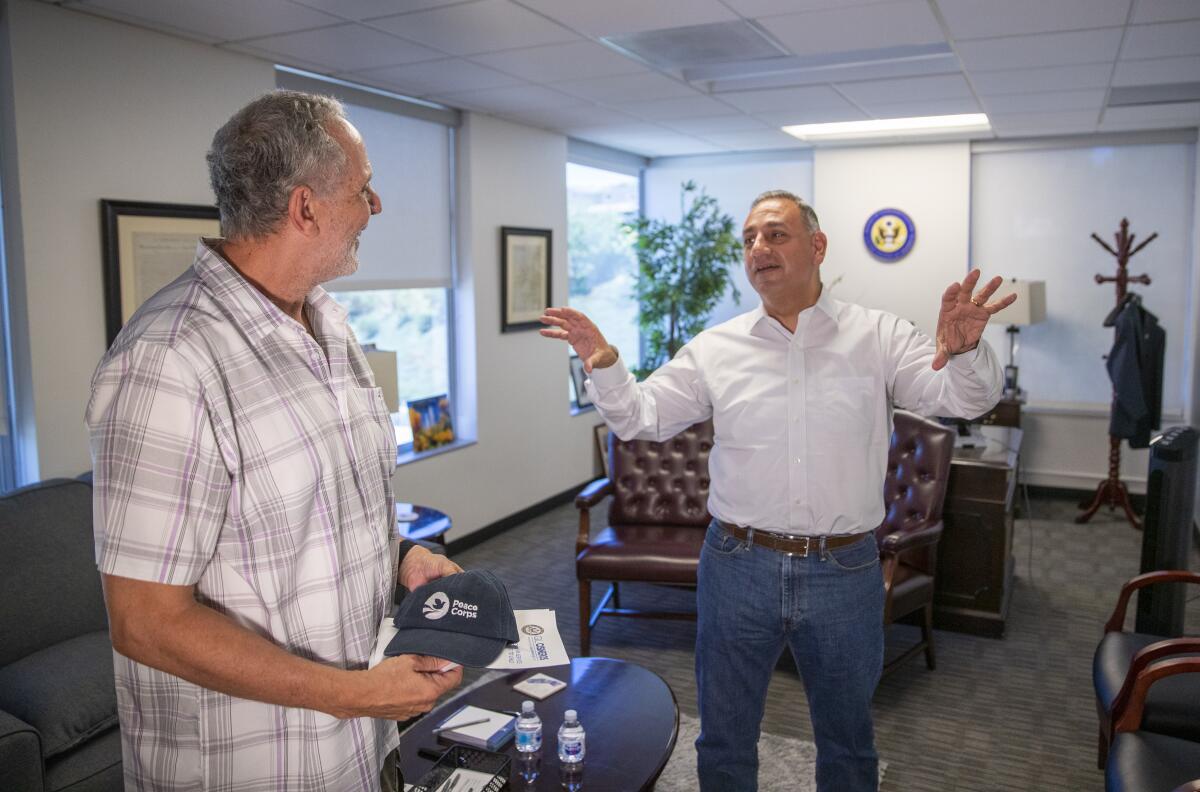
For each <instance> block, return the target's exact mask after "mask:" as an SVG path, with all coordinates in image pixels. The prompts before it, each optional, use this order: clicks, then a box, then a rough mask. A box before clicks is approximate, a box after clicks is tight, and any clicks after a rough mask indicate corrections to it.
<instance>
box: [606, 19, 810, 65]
mask: <svg viewBox="0 0 1200 792" xmlns="http://www.w3.org/2000/svg"><path fill="white" fill-rule="evenodd" d="M600 40H601V41H603V42H604V43H605V44H607V45H608V46H609V47H611V48H613V49H615V50H618V51H619V52H621V53H623V54H626V55H632V56H633V57H635V58H637V59H639V60H641V61H644V62H646V63H649V64H652V65H654V66H658V67H659V68H666V69H685V68H687V67H689V66H701V65H705V64H713V63H730V62H740V61H749V60H758V59H760V58H777V57H779V56H781V55H787V54H788V52H787V51H786V50H784V49H782V48H781V47H779V45H777V44H776V43H775V42H773V41H771V39H770V38H769V37H768V36H767V35H766V34H765V33H763V32H762V31H761V30H759V29H758V28H757V27H755V26H754V25H753V24H751V23H749V22H746V21H744V20H739V21H737V22H717V23H715V24H712V25H689V26H687V27H677V28H666V29H664V30H646V31H643V32H641V33H627V34H624V35H619V36H605V37H604V38H602V39H600Z"/></svg>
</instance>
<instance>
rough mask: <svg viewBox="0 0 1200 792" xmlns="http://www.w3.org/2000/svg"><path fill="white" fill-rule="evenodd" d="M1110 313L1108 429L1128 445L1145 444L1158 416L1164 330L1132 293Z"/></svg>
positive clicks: (1156, 425) (1164, 343)
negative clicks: (1112, 334) (1112, 331)
mask: <svg viewBox="0 0 1200 792" xmlns="http://www.w3.org/2000/svg"><path fill="white" fill-rule="evenodd" d="M1114 313H1116V317H1115V319H1114V320H1113V322H1112V324H1113V325H1114V326H1115V327H1116V336H1115V338H1114V340H1113V347H1112V351H1111V352H1109V354H1108V363H1107V368H1108V376H1109V379H1111V380H1112V384H1113V394H1114V395H1113V406H1112V417H1111V418H1110V419H1109V425H1108V433H1109V434H1110V435H1112V436H1113V437H1120V438H1124V439H1126V440H1128V441H1129V446H1130V448H1146V447H1147V446H1149V445H1150V433H1151V432H1152V431H1153V430H1155V429H1158V427H1159V424H1160V422H1161V419H1162V379H1163V354H1164V352H1165V350H1166V346H1167V333H1166V331H1165V330H1163V329H1162V327H1160V326H1159V324H1158V317H1156V316H1155V315H1154V314H1152V313H1150V312H1149V311H1148V310H1146V309H1145V308H1144V307H1142V301H1141V299H1140V298H1139V297H1138V296H1137V295H1135V294H1132V293H1131V294H1130V295H1129V296H1128V298H1127V299H1126V300H1125V301H1124V302H1123V303H1122V306H1121V308H1120V310H1119V312H1114ZM1105 324H1109V322H1105Z"/></svg>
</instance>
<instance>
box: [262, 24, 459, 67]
mask: <svg viewBox="0 0 1200 792" xmlns="http://www.w3.org/2000/svg"><path fill="white" fill-rule="evenodd" d="M244 43H245V44H246V45H248V46H251V47H254V48H255V49H259V50H262V51H264V52H271V53H277V54H279V55H285V56H290V57H293V58H303V59H304V60H309V61H316V62H317V63H323V64H326V66H327V68H328V69H331V70H333V71H359V70H362V69H373V68H377V67H382V66H395V65H399V64H402V63H415V62H417V61H424V60H432V59H434V58H441V57H445V56H444V55H443V54H442V53H440V52H437V51H436V50H431V49H429V48H428V47H422V46H421V45H420V44H413V43H412V42H409V41H403V40H401V39H398V38H396V37H395V36H389V35H388V34H386V33H380V32H379V31H378V30H372V29H371V28H367V27H363V26H362V25H357V24H344V25H338V26H336V27H329V28H321V29H320V30H307V31H304V32H302V33H288V34H285V35H282V36H269V37H267V38H256V39H253V40H250V41H246V42H244Z"/></svg>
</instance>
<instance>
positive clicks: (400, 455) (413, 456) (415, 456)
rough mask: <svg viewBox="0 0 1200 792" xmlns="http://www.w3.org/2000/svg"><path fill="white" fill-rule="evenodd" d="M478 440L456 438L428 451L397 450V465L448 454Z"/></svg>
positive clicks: (471, 444)
mask: <svg viewBox="0 0 1200 792" xmlns="http://www.w3.org/2000/svg"><path fill="white" fill-rule="evenodd" d="M478 442H479V441H478V440H475V439H472V438H462V439H459V440H455V441H454V442H452V443H447V444H446V445H444V446H438V447H437V448H431V449H429V450H428V451H413V450H411V449H409V450H407V451H397V452H396V467H400V466H401V465H408V464H411V463H413V462H420V461H421V460H422V459H429V458H430V457H435V456H441V455H442V454H448V453H450V452H451V451H457V450H459V449H460V448H467V447H469V446H473V445H475V444H476V443H478Z"/></svg>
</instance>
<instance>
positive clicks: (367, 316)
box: [331, 289, 453, 446]
mask: <svg viewBox="0 0 1200 792" xmlns="http://www.w3.org/2000/svg"><path fill="white" fill-rule="evenodd" d="M331 294H332V296H333V298H334V299H335V300H337V301H338V302H339V303H341V304H342V305H343V306H345V307H346V310H347V311H348V312H349V316H348V317H347V320H348V321H349V322H350V327H351V328H353V330H354V335H356V336H357V337H358V342H359V343H360V344H362V345H363V346H364V347H367V346H370V345H374V346H375V348H376V349H382V350H390V351H394V352H395V353H396V383H395V385H396V389H397V393H398V395H399V406H400V408H401V409H400V410H399V411H398V412H394V413H392V425H393V426H395V427H396V445H397V446H409V445H411V444H412V426H411V425H410V424H409V422H408V410H406V409H403V408H404V405H405V404H406V403H407V402H409V401H413V400H416V399H423V398H425V397H427V396H438V395H440V394H443V393H450V392H451V388H450V367H449V360H450V351H451V347H450V341H451V337H452V334H451V332H450V326H451V322H450V316H449V305H450V290H449V289H390V290H373V291H347V292H331ZM377 384H379V385H381V386H383V383H377ZM387 390H388V389H387V387H386V386H384V391H385V392H387ZM451 406H453V402H451Z"/></svg>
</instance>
